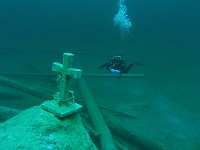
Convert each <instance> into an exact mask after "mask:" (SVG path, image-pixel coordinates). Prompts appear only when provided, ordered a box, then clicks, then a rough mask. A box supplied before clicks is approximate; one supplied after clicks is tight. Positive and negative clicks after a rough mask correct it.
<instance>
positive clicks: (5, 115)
mask: <svg viewBox="0 0 200 150" xmlns="http://www.w3.org/2000/svg"><path fill="white" fill-rule="evenodd" d="M19 113H20V111H19V110H16V109H12V108H7V107H4V106H0V122H4V121H6V120H8V119H10V118H12V117H14V116H15V115H17V114H19Z"/></svg>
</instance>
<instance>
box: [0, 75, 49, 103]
mask: <svg viewBox="0 0 200 150" xmlns="http://www.w3.org/2000/svg"><path fill="white" fill-rule="evenodd" d="M0 84H1V85H4V86H8V87H10V88H14V89H16V90H19V91H21V92H24V93H28V94H30V95H33V96H36V97H40V98H43V99H52V97H53V96H52V94H51V93H48V92H45V91H43V90H40V89H39V88H36V87H33V86H31V85H27V84H25V83H22V82H19V81H16V80H12V79H9V78H6V77H3V76H0Z"/></svg>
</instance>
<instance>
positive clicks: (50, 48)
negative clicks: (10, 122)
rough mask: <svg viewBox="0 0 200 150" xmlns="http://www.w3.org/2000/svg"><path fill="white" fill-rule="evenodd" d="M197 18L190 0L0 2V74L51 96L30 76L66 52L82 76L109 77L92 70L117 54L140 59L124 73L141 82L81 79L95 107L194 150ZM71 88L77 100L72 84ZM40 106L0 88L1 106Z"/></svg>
mask: <svg viewBox="0 0 200 150" xmlns="http://www.w3.org/2000/svg"><path fill="white" fill-rule="evenodd" d="M199 18H200V2H199V1H197V0H151V1H150V0H140V1H138V0H84V1H82V0H58V1H54V0H18V1H16V0H1V1H0V73H1V75H2V76H6V77H9V78H10V77H11V78H12V79H15V80H17V81H20V82H23V83H26V84H28V85H34V86H38V87H41V88H42V89H43V90H45V91H48V92H49V91H51V92H52V91H56V84H55V80H54V79H49V78H47V77H43V78H38V77H36V76H34V74H35V75H36V74H48V73H49V74H51V73H52V71H51V65H52V62H54V61H61V60H62V54H63V53H65V52H69V53H73V54H74V55H75V57H74V67H76V68H79V69H82V70H83V74H109V72H108V71H107V70H103V69H97V68H98V67H99V66H100V65H101V64H103V63H105V62H106V61H108V60H110V59H111V58H113V56H116V55H123V57H124V59H125V60H126V62H127V63H128V64H129V63H130V62H132V61H136V62H137V61H138V62H143V63H144V65H133V67H132V68H131V70H130V71H129V72H128V74H144V75H145V78H143V79H141V78H120V79H117V78H105V79H104V78H88V79H87V81H88V84H89V85H90V88H91V91H92V93H93V95H94V97H95V99H96V101H97V104H99V105H100V106H106V107H108V108H109V109H113V110H116V111H118V112H124V113H127V114H131V115H133V116H136V118H137V119H130V118H126V117H124V118H123V117H121V118H120V119H121V121H123V122H124V124H126V126H127V127H128V128H130V129H131V128H132V129H134V131H137V133H142V134H146V135H148V137H150V138H151V139H154V140H155V141H159V142H160V143H162V144H163V145H165V149H169V150H198V149H200V142H199V139H200V129H199V126H200V119H199V115H200V111H199V107H200V101H199V100H200V90H199V89H200V19H199ZM13 74H14V76H13ZM21 74H27V75H28V76H26V77H24V76H23V77H22V76H21ZM30 74H32V75H31V76H30ZM11 75H12V76H11ZM72 88H73V90H75V91H76V92H75V96H77V97H80V95H79V91H78V89H77V87H76V82H75V81H74V82H72ZM80 99H81V98H80ZM42 102H44V99H42V98H41V99H39V98H36V97H34V96H32V95H29V94H27V93H23V92H19V93H18V92H17V91H16V89H12V88H11V87H7V86H5V85H3V84H0V106H3V107H8V108H12V109H16V110H25V109H28V108H30V107H32V106H36V105H40V104H41V103H42ZM0 118H1V117H0ZM3 121H4V120H0V122H3ZM126 142H127V143H129V142H130V141H126ZM129 144H130V143H129ZM130 145H132V146H133V147H134V143H131V144H130ZM130 145H129V146H128V147H129V148H130V147H131V146H130ZM136 145H137V144H136ZM133 147H132V148H133ZM136 147H138V149H142V148H139V147H140V146H138V145H137V146H136ZM130 149H131V148H130Z"/></svg>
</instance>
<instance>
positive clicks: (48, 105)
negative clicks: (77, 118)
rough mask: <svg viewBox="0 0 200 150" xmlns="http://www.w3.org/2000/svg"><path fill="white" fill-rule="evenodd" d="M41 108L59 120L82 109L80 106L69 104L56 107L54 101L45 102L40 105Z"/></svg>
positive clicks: (56, 103) (56, 104)
mask: <svg viewBox="0 0 200 150" xmlns="http://www.w3.org/2000/svg"><path fill="white" fill-rule="evenodd" d="M41 106H42V108H43V109H45V110H46V111H48V112H51V113H53V114H54V115H56V116H58V117H60V118H64V117H66V116H69V115H72V114H74V113H77V112H78V111H79V110H80V109H81V108H82V106H81V105H79V104H77V103H70V102H69V103H68V105H62V106H60V105H58V102H57V101H56V100H51V101H45V102H44V103H42V105H41Z"/></svg>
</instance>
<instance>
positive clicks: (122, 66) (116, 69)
mask: <svg viewBox="0 0 200 150" xmlns="http://www.w3.org/2000/svg"><path fill="white" fill-rule="evenodd" d="M133 64H134V63H133V62H132V63H131V64H129V65H128V67H126V63H125V60H123V56H122V55H121V56H114V57H113V58H112V59H111V60H110V61H108V62H106V63H105V64H103V65H101V66H100V67H99V68H98V69H102V68H106V69H107V70H108V71H109V72H111V73H115V74H120V75H121V74H122V73H123V74H126V73H128V72H129V70H130V69H131V67H132V66H133Z"/></svg>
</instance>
